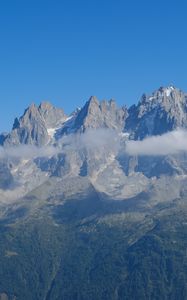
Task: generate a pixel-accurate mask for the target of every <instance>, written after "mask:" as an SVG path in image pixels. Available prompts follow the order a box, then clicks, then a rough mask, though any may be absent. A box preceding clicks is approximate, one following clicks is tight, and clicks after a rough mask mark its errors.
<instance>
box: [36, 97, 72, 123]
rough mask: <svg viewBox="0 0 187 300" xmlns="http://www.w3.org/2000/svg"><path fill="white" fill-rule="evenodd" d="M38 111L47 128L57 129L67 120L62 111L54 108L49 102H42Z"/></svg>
mask: <svg viewBox="0 0 187 300" xmlns="http://www.w3.org/2000/svg"><path fill="white" fill-rule="evenodd" d="M38 111H39V113H40V114H41V116H42V118H43V119H44V122H45V124H46V127H47V128H54V127H57V126H58V125H59V124H60V123H63V122H64V121H65V119H66V118H67V117H66V115H65V114H64V111H63V109H60V108H56V107H54V106H53V105H52V104H51V103H50V102H42V103H41V104H40V105H39V107H38Z"/></svg>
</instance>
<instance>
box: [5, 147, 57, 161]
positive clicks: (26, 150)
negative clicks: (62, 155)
mask: <svg viewBox="0 0 187 300" xmlns="http://www.w3.org/2000/svg"><path fill="white" fill-rule="evenodd" d="M56 153H57V149H56V148H55V147H53V146H45V147H44V146H43V147H37V146H32V145H18V146H12V147H0V159H5V158H15V159H20V158H23V159H32V158H35V157H40V156H52V155H55V154H56Z"/></svg>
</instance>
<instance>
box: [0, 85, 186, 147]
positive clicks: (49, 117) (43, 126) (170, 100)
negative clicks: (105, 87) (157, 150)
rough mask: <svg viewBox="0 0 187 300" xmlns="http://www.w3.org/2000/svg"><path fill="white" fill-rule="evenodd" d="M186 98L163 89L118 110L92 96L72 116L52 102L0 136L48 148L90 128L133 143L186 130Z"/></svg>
mask: <svg viewBox="0 0 187 300" xmlns="http://www.w3.org/2000/svg"><path fill="white" fill-rule="evenodd" d="M186 112H187V95H186V94H185V93H183V92H182V91H181V90H180V89H178V88H176V87H174V86H173V85H170V86H167V87H160V88H159V89H157V90H156V91H154V92H153V93H152V94H151V95H146V94H143V96H142V97H141V99H140V101H139V102H138V104H137V105H132V106H131V107H130V108H129V109H127V108H126V107H125V106H124V107H122V108H119V107H118V106H117V104H116V102H115V100H113V99H111V100H109V101H106V100H103V101H99V100H98V99H97V97H96V96H91V97H90V99H89V100H88V101H87V102H86V103H85V105H84V106H83V107H82V108H80V109H78V110H76V111H75V112H74V113H73V114H71V115H70V116H66V115H65V113H64V111H63V109H61V108H56V107H54V106H53V105H52V104H51V103H50V102H47V101H45V102H42V103H41V104H40V105H39V106H37V105H35V104H34V103H32V104H31V105H30V106H29V107H28V108H27V109H26V110H25V112H24V114H23V115H22V116H21V117H20V118H16V119H15V121H14V124H13V128H12V131H11V132H10V133H9V134H6V135H1V139H0V143H1V144H3V145H17V144H34V145H39V146H41V145H45V144H48V143H50V142H51V141H52V140H54V139H55V137H57V136H58V138H60V137H61V136H62V135H64V134H69V133H74V132H84V131H85V130H87V129H88V128H93V129H96V128H111V129H115V130H118V131H121V132H122V131H125V132H127V133H129V134H130V138H132V139H143V138H144V137H146V136H148V135H157V134H162V133H164V132H167V131H171V130H173V129H175V128H178V127H182V128H187V114H186Z"/></svg>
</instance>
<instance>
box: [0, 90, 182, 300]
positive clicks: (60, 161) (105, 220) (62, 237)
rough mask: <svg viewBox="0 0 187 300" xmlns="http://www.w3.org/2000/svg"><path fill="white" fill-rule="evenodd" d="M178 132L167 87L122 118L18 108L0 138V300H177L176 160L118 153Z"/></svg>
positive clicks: (105, 106)
mask: <svg viewBox="0 0 187 300" xmlns="http://www.w3.org/2000/svg"><path fill="white" fill-rule="evenodd" d="M177 128H183V129H187V96H186V94H185V93H183V92H182V91H180V90H179V89H176V88H174V87H168V88H160V89H158V90H157V91H156V92H154V93H153V94H152V95H151V96H146V95H144V96H142V99H141V100H140V102H139V103H138V104H137V105H133V106H131V107H130V108H129V109H126V108H118V107H117V105H116V103H115V102H114V101H113V100H110V101H102V102H99V101H98V100H97V98H96V97H91V98H90V99H89V101H88V102H87V103H86V104H85V105H84V107H83V108H81V109H76V110H75V112H73V113H72V114H71V115H70V116H65V114H64V112H63V110H62V109H57V108H55V107H53V106H52V105H51V104H50V103H46V102H45V103H41V104H40V105H39V106H38V107H37V106H36V105H34V104H33V105H31V106H30V107H29V108H27V109H26V110H25V112H24V114H23V116H22V117H20V118H19V119H16V120H15V122H14V125H13V129H12V131H11V132H10V133H9V134H7V133H5V134H1V135H0V145H1V147H0V233H1V234H0V245H1V247H0V298H2V297H4V298H7V299H20V300H25V299H27V300H33V299H36V300H42V299H47V300H55V299H56V300H57V299H83V300H87V299H91V300H92V299H94V300H95V299H107V300H112V299H119V300H123V299H143V300H144V299H145V300H146V299H173V300H175V299H186V295H187V286H186V282H187V271H186V270H187V261H186V249H187V236H186V232H187V231H186V224H187V151H183V152H182V151H179V152H177V153H175V154H167V155H157V154H155V155H151V154H150V155H143V154H141V155H135V154H134V155H132V154H130V153H131V152H128V151H127V146H128V143H131V144H134V143H136V145H137V144H138V145H140V144H142V141H138V142H137V141H136V140H143V139H144V138H145V137H148V136H156V135H162V134H164V133H166V132H169V131H172V130H175V129H177ZM181 132H183V131H181ZM175 133H176V132H175ZM177 134H178V132H177ZM169 135H172V133H170V134H169ZM167 136H168V135H167ZM173 136H175V135H172V137H173ZM183 136H185V134H184V135H182V137H183ZM158 138H159V137H154V138H153V139H154V140H156V139H158ZM153 139H152V140H153ZM146 141H147V140H146ZM148 141H150V140H148ZM185 145H186V144H185ZM33 151H34V153H35V154H34V155H33ZM134 153H136V152H134ZM139 153H140V152H139ZM142 153H143V152H142ZM155 153H156V152H155ZM169 153H170V152H169ZM15 271H16V272H15ZM23 279H24V280H23ZM36 287H37V288H36Z"/></svg>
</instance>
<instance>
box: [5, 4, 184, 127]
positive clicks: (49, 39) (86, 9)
mask: <svg viewBox="0 0 187 300" xmlns="http://www.w3.org/2000/svg"><path fill="white" fill-rule="evenodd" d="M186 16H187V1H186V0H174V1H172V0H170V1H169V0H134V1H133V0H131V1H130V0H51V1H50V0H16V1H15V0H0V104H1V105H0V131H4V130H10V128H11V126H12V123H13V119H14V118H15V117H16V116H20V115H21V114H22V113H23V111H24V109H25V108H26V107H27V106H28V105H29V104H30V103H31V102H35V103H37V104H38V103H40V102H41V101H43V100H48V101H51V102H52V103H53V104H54V105H56V106H59V107H63V108H64V110H65V112H66V113H70V112H71V111H72V110H73V109H74V108H75V107H77V106H82V105H83V104H84V103H85V101H87V100H88V98H89V97H90V96H91V95H96V96H97V97H98V98H99V99H100V100H102V99H110V98H114V99H116V101H117V102H118V104H119V105H123V104H126V105H127V106H129V105H130V104H132V103H137V101H138V100H139V98H140V96H141V94H142V93H143V92H146V93H150V92H152V91H153V90H155V89H157V88H159V87H160V86H167V85H170V84H173V85H175V86H177V87H179V88H181V89H183V90H184V91H187V81H186V78H187V17H186Z"/></svg>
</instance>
